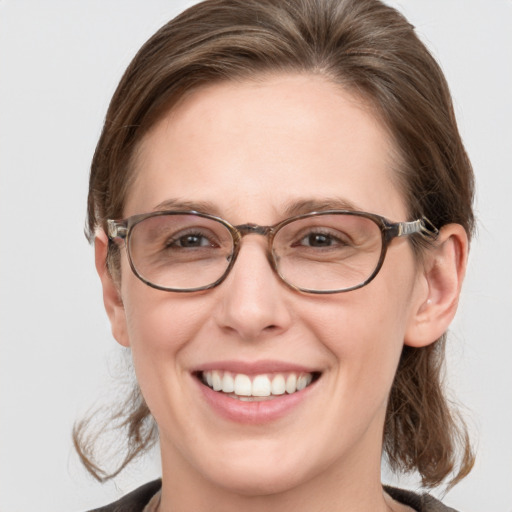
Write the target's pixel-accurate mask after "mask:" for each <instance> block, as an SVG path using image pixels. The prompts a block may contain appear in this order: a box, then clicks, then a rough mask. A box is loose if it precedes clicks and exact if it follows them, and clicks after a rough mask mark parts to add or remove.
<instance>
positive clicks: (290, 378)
mask: <svg viewBox="0 0 512 512" xmlns="http://www.w3.org/2000/svg"><path fill="white" fill-rule="evenodd" d="M320 375H321V374H320V372H307V373H306V372H300V373H299V372H285V373H283V372H280V373H263V374H256V375H247V374H244V373H232V372H229V371H222V370H208V371H201V372H197V373H196V376H197V378H198V379H199V380H200V382H201V383H202V384H203V385H205V386H207V387H209V388H210V389H211V390H213V391H216V392H218V393H222V394H224V395H226V396H228V397H230V398H233V399H235V400H240V401H243V402H256V401H264V400H271V399H273V398H276V397H280V396H283V395H293V394H296V393H299V392H300V391H302V390H304V389H306V388H307V387H308V386H310V385H311V384H313V383H314V382H316V381H317V380H318V379H319V378H320Z"/></svg>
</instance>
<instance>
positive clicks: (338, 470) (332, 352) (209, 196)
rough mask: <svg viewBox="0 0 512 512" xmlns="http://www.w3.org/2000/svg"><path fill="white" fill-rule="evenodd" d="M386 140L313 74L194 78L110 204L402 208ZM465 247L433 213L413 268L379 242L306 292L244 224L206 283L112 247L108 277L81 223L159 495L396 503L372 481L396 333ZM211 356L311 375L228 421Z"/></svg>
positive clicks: (409, 340) (189, 499) (453, 290)
mask: <svg viewBox="0 0 512 512" xmlns="http://www.w3.org/2000/svg"><path fill="white" fill-rule="evenodd" d="M395 153H396V152H395V151H393V146H392V142H391V141H390V140H389V137H388V134H387V131H386V129H385V128H384V127H383V125H382V124H381V123H380V122H379V121H377V120H376V118H375V117H374V116H373V115H372V113H371V110H370V109H369V108H367V107H366V106H365V105H364V104H363V103H362V102H361V101H358V100H357V99H356V98H355V97H353V96H352V95H350V94H348V93H347V92H345V91H343V90H341V89H340V88H339V87H337V86H335V85H333V84H331V83H330V82H328V81H326V80H325V79H323V78H321V77H318V76H310V75H274V76H266V77H261V78H260V79H259V80H257V81H256V80H255V81H250V82H249V81H247V82H242V83H238V82H237V83H231V82H228V83H221V84H216V85H210V86H208V87H204V88H201V89H198V90H196V91H194V92H192V93H191V94H189V95H188V96H187V97H186V98H185V99H184V100H182V101H181V102H180V103H179V104H178V105H177V106H175V107H174V109H173V110H172V111H171V112H169V113H168V114H167V115H165V116H164V118H163V119H162V120H161V121H159V122H158V124H156V125H155V126H154V127H153V128H152V130H151V131H150V132H149V133H148V134H147V136H146V137H145V139H144V141H143V143H142V145H141V147H140V151H139V153H138V157H137V162H136V180H135V183H134V184H133V186H132V188H131V190H130V193H129V196H128V199H127V202H126V207H125V211H124V215H125V216H126V217H128V216H131V215H134V214H138V213H145V212H149V211H152V210H158V209H162V206H159V205H161V204H162V203H163V202H166V201H169V200H171V199H172V200H177V201H189V202H194V203H201V202H208V203H211V204H209V206H208V208H209V213H213V214H216V215H219V216H221V217H223V218H225V219H226V220H228V221H229V222H231V223H232V224H234V225H236V224H242V223H246V222H253V223H257V224H260V225H270V224H274V223H277V222H279V221H281V220H282V219H284V218H286V217H288V216H289V213H287V209H288V208H289V206H290V205H291V204H293V203H295V202H297V201H304V200H308V201H317V202H320V203H324V202H327V203H332V202H334V201H344V202H349V203H350V204H352V205H353V206H354V207H355V208H357V209H360V210H363V211H368V212H372V213H377V214H380V215H383V216H385V217H386V218H388V219H390V220H393V221H398V220H409V219H408V217H407V208H406V205H405V204H404V201H403V199H402V195H401V193H400V191H399V190H398V189H397V187H396V185H395V182H394V180H393V159H392V156H391V155H393V154H395ZM466 252H467V241H466V238H465V234H464V230H463V229H462V228H461V227H460V226H458V225H449V226H446V227H445V228H443V230H442V232H441V235H440V238H439V242H438V243H437V245H436V246H435V247H434V248H432V249H431V250H429V252H428V253H427V254H426V256H425V258H424V261H423V262H422V264H421V265H420V264H419V263H418V262H417V261H416V260H415V258H414V256H413V253H412V250H411V247H410V244H409V242H408V241H407V240H406V239H395V240H394V241H393V242H392V244H391V246H390V247H389V250H388V253H387V256H386V261H385V262H384V265H383V268H382V269H381V271H380V273H379V274H378V276H377V277H376V278H375V279H374V280H373V281H372V282H371V283H370V284H369V285H368V286H366V287H364V288H361V289H359V290H355V291H352V292H349V293H342V294H334V295H326V296H314V295H307V294H301V293H298V292H296V291H293V290H291V289H290V288H288V287H287V286H286V285H284V284H283V283H282V282H281V281H280V280H279V279H278V277H277V276H276V275H275V274H274V273H273V271H272V269H271V267H270V265H269V264H268V261H267V259H266V240H265V239H264V238H263V237H261V236H257V235H251V236H247V237H245V238H244V241H243V246H242V249H241V252H240V255H239V257H238V260H237V262H236V264H235V266H234V268H233V269H232V271H231V273H230V275H229V276H228V277H227V279H226V280H225V281H224V282H223V283H222V284H221V285H220V286H218V287H217V288H214V289H212V290H208V291H204V292H195V293H186V294H176V293H169V292H163V291H158V290H155V289H152V288H150V287H148V286H146V285H145V284H144V283H142V282H141V281H140V280H138V279H137V278H136V277H135V276H134V275H133V273H132V272H131V270H130V268H129V266H128V263H127V260H126V254H125V252H124V251H123V256H122V262H121V282H120V283H118V284H116V283H114V282H113V281H112V279H111V278H110V276H109V274H108V272H106V270H105V264H104V263H105V256H106V237H105V235H104V234H103V233H100V234H98V237H97V239H96V262H97V267H98V272H99V274H100V277H101V279H102V283H103V290H104V300H105V306H106V310H107V313H108V315H109V317H110V320H111V323H112V330H113V334H114V336H115V338H116V339H117V340H118V342H119V343H121V344H122V345H124V346H129V347H131V350H132V354H133V361H134V366H135V371H136V375H137V379H138V381H139V383H140V386H141V389H142V392H143V395H144V397H145V399H146V401H147V403H148V406H149V408H150V410H151V412H152V414H153V415H154V417H155V419H156V421H157V423H158V426H159V430H160V442H161V453H162V471H163V489H162V500H161V505H160V510H161V511H163V512H165V511H171V510H172V511H174V512H176V511H186V510H196V511H202V510H205V511H206V510H208V511H212V510H213V511H231V510H233V511H235V510H237V511H238V510H246V511H247V510H248V511H252V510H258V511H260V510H262V509H263V510H279V511H288V510H290V511H291V510H294V511H301V510H308V511H327V510H329V511H330V510H344V511H356V510H361V511H362V510H366V511H368V510H372V511H382V510H397V511H398V510H409V509H408V508H407V507H405V506H403V505H401V504H399V503H396V502H393V500H391V498H389V497H388V496H387V495H385V494H384V493H383V490H382V487H381V484H380V464H381V450H382V432H383V425H384V418H385V410H386V402H387V398H388V394H389V390H390V387H391V385H392V381H393V377H394V374H395V371H396V367H397V364H398V360H399V357H400V353H401V350H402V347H403V344H404V343H406V344H409V345H413V346H423V345H427V344H429V343H432V342H433V341H434V340H435V339H437V338H438V337H439V336H440V335H441V334H442V333H443V332H444V331H445V330H446V328H447V326H448V324H449V322H450V321H451V319H452V317H453V314H454V313H455V309H456V304H457V297H458V294H459V291H460V284H461V281H462V277H463V274H464V268H465V261H466ZM220 360H236V361H242V362H254V361H262V360H273V361H280V362H285V363H289V364H298V365H303V366H306V367H307V368H313V369H316V370H318V371H321V378H320V379H319V380H318V382H316V384H315V385H314V387H312V388H311V390H310V392H309V393H308V395H307V397H306V398H304V399H303V400H302V401H301V402H300V403H299V404H298V405H297V406H296V407H294V408H292V409H291V410H290V411H289V412H288V413H287V414H286V415H284V416H283V417H281V418H279V419H278V420H275V421H270V422H265V423H263V424H255V425H247V424H243V425H242V424H239V423H237V422H235V421H230V420H228V419H226V418H223V417H221V416H220V415H219V414H217V413H216V412H215V411H214V410H213V409H212V408H211V407H210V406H209V405H208V404H207V403H206V402H205V401H204V400H203V399H202V396H201V393H199V392H198V389H199V386H198V383H197V381H196V379H195V377H194V376H193V375H192V372H193V371H194V369H196V368H197V367H198V366H200V365H204V364H210V363H212V362H216V361H220Z"/></svg>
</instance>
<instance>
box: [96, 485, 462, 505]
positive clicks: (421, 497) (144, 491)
mask: <svg viewBox="0 0 512 512" xmlns="http://www.w3.org/2000/svg"><path fill="white" fill-rule="evenodd" d="M161 486H162V481H161V480H154V481H153V482H149V483H147V484H146V485H143V486H142V487H139V488H138V489H135V491H133V492H131V493H130V494H127V495H126V496H124V497H123V498H121V499H120V500H118V501H116V502H114V503H111V504H110V505H107V506H106V507H101V508H97V509H94V510H91V511H90V512H143V510H144V507H145V506H146V505H147V504H148V502H149V500H150V499H151V498H152V497H153V496H154V495H155V494H156V493H157V492H158V491H159V490H160V488H161ZM384 489H385V491H386V492H387V493H388V494H389V495H390V496H391V497H392V498H393V499H395V500H396V501H398V502H400V503H403V504H404V505H408V506H409V507H411V508H413V509H414V510H416V511H417V512H457V511H456V510H455V509H453V508H450V507H447V506H445V505H443V504H442V503H441V502H440V501H439V500H436V499H435V498H433V497H432V496H430V495H429V494H417V493H415V492H412V491H405V490H403V489H396V488H394V487H387V486H385V487H384Z"/></svg>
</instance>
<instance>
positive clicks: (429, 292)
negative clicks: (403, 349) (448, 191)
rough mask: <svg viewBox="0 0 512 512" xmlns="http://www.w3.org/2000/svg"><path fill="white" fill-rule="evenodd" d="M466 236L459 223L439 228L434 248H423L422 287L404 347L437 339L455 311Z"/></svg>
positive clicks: (418, 345)
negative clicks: (424, 250)
mask: <svg viewBox="0 0 512 512" xmlns="http://www.w3.org/2000/svg"><path fill="white" fill-rule="evenodd" d="M467 255H468V237H467V234H466V231H465V230H464V228H463V227H462V226H461V225H460V224H447V225H446V226H443V228H441V231H440V233H439V236H438V239H437V241H436V242H435V245H434V246H433V247H432V248H430V249H427V251H426V254H425V257H424V262H423V272H422V275H421V276H420V280H422V283H423V286H422V288H421V294H420V296H419V297H418V299H417V303H416V305H415V309H414V310H413V311H412V314H411V317H410V319H409V324H408V326H407V330H406V334H405V344H406V345H409V346H413V347H423V346H426V345H429V344H431V343H433V342H434V341H436V340H437V339H439V338H440V337H441V336H442V335H443V334H444V333H445V332H446V331H447V330H448V327H449V325H450V323H451V321H452V320H453V317H454V316H455V313H456V311H457V305H458V300H459V295H460V290H461V287H462V281H463V279H464V275H465V272H466V263H467Z"/></svg>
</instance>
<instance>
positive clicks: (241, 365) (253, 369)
mask: <svg viewBox="0 0 512 512" xmlns="http://www.w3.org/2000/svg"><path fill="white" fill-rule="evenodd" d="M212 370H220V371H226V372H231V373H244V374H245V375H258V374H262V373H288V372H296V373H321V370H320V369H318V368H311V367H308V366H303V365H299V364H293V363H286V362H282V361H270V360H262V361H234V360H228V361H216V362H212V363H207V364H203V365H201V366H198V367H197V368H194V369H193V371H192V373H199V372H207V371H212Z"/></svg>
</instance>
